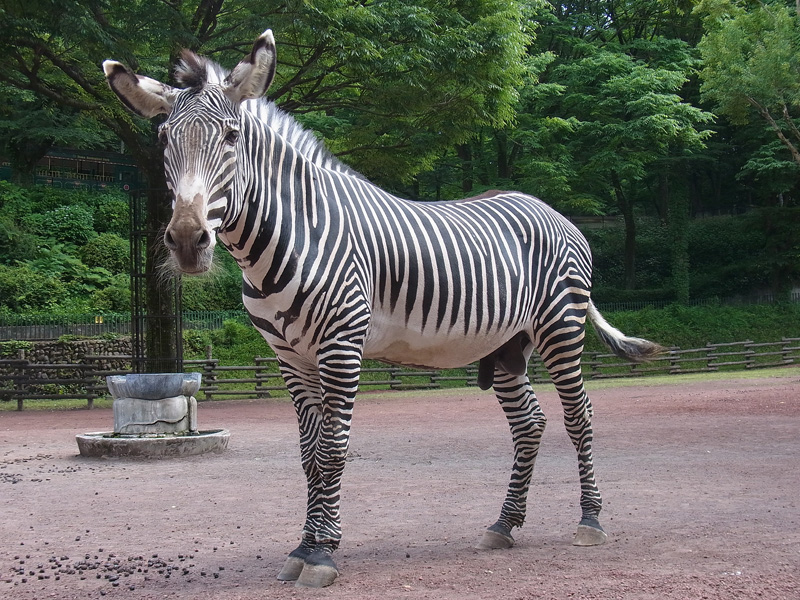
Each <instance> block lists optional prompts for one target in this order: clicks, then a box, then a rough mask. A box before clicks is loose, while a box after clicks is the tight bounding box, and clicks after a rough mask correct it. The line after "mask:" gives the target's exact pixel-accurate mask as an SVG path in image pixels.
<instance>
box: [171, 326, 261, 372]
mask: <svg viewBox="0 0 800 600" xmlns="http://www.w3.org/2000/svg"><path fill="white" fill-rule="evenodd" d="M183 341H184V352H185V353H186V358H205V355H206V350H205V348H206V346H207V345H211V347H212V348H213V353H214V358H218V359H219V360H220V361H222V363H223V364H227V365H248V364H253V358H254V357H256V356H264V357H266V356H274V355H275V353H274V352H273V351H272V349H271V348H270V347H269V345H268V344H267V342H266V341H264V338H263V337H261V334H260V333H258V330H256V328H255V327H253V326H252V325H250V324H249V323H248V324H246V325H245V324H242V323H239V322H237V321H233V320H229V321H225V322H224V323H223V327H222V329H215V330H213V331H197V330H189V331H185V332H184V334H183Z"/></svg>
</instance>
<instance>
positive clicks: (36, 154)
mask: <svg viewBox="0 0 800 600" xmlns="http://www.w3.org/2000/svg"><path fill="white" fill-rule="evenodd" d="M52 145H53V144H52V142H50V141H32V140H13V141H11V142H9V143H8V150H9V161H10V162H11V180H12V181H13V182H14V183H17V184H20V185H32V184H33V183H34V182H35V181H36V165H37V164H38V163H39V161H40V160H41V159H42V158H43V157H44V155H45V154H47V151H48V150H50V148H51V147H52Z"/></svg>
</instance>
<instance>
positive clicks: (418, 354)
mask: <svg viewBox="0 0 800 600" xmlns="http://www.w3.org/2000/svg"><path fill="white" fill-rule="evenodd" d="M515 333H516V331H510V330H509V331H497V332H493V333H479V334H475V335H470V336H464V335H463V332H462V333H461V334H456V333H455V329H454V330H453V331H452V332H451V333H448V332H446V331H438V332H433V331H418V330H414V329H411V328H407V327H402V326H397V325H392V324H387V323H380V324H376V323H375V322H374V321H373V326H372V327H371V328H370V332H369V335H368V336H367V341H366V344H365V346H364V358H372V359H375V360H382V361H385V362H389V363H394V364H399V365H405V366H410V367H426V368H433V369H454V368H458V367H463V366H466V365H468V364H470V363H473V362H475V361H478V360H480V359H481V358H483V357H484V356H487V355H488V354H491V353H492V352H494V351H495V350H497V349H498V348H499V347H500V346H502V345H503V344H504V343H505V342H507V341H508V340H509V339H510V338H511V337H512V336H513V335H514V334H515Z"/></svg>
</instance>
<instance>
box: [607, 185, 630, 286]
mask: <svg viewBox="0 0 800 600" xmlns="http://www.w3.org/2000/svg"><path fill="white" fill-rule="evenodd" d="M611 184H612V185H613V187H614V195H615V196H616V198H617V206H618V207H619V211H620V213H622V218H623V219H624V221H625V256H624V258H623V260H624V266H625V289H626V290H632V289H635V288H636V222H635V221H634V219H633V204H632V203H631V202H630V201H629V200H628V198H627V197H626V196H625V192H624V191H623V189H622V182H621V181H620V179H619V175H618V174H617V172H616V171H611Z"/></svg>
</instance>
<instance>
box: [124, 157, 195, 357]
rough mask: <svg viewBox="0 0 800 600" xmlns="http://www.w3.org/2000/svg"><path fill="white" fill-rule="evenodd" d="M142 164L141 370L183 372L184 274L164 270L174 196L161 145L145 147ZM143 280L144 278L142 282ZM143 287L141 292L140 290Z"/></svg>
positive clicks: (136, 311)
mask: <svg viewBox="0 0 800 600" xmlns="http://www.w3.org/2000/svg"><path fill="white" fill-rule="evenodd" d="M139 150H140V151H139V152H137V153H136V154H137V162H138V164H139V167H140V168H141V169H142V172H143V174H144V176H145V178H146V179H147V184H146V185H147V192H146V197H145V199H144V209H145V211H144V215H143V222H142V223H141V224H140V227H141V229H142V230H141V231H138V232H136V231H134V232H133V235H134V236H136V235H139V236H140V240H141V243H142V246H143V247H142V250H143V254H144V269H143V270H141V268H140V269H139V272H137V270H136V269H134V273H133V277H134V281H133V287H134V293H133V294H132V297H133V299H134V301H135V300H136V298H137V296H138V297H139V301H140V302H143V306H134V307H133V314H134V316H138V315H140V318H141V319H142V322H141V329H140V331H142V332H143V333H144V340H140V342H141V345H140V348H141V351H142V352H143V354H144V356H143V357H141V358H143V359H144V363H143V364H142V365H138V368H139V369H140V370H144V371H147V372H150V373H160V372H176V371H180V370H182V367H183V364H182V363H183V355H182V354H183V353H182V344H181V335H182V331H181V314H180V312H181V301H180V300H181V299H180V277H179V276H174V275H172V274H171V273H169V271H166V270H165V269H164V263H165V262H166V260H167V259H168V257H169V251H168V250H167V248H166V246H164V241H163V234H164V228H165V227H166V224H167V223H168V222H169V219H170V213H171V198H170V194H169V192H168V190H167V185H166V179H165V176H164V163H163V156H162V154H161V152H160V151H159V150H158V148H157V147H151V148H139ZM140 247H141V246H140ZM137 278H143V281H142V280H139V281H137V280H136V279H137ZM137 286H138V293H137Z"/></svg>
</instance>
